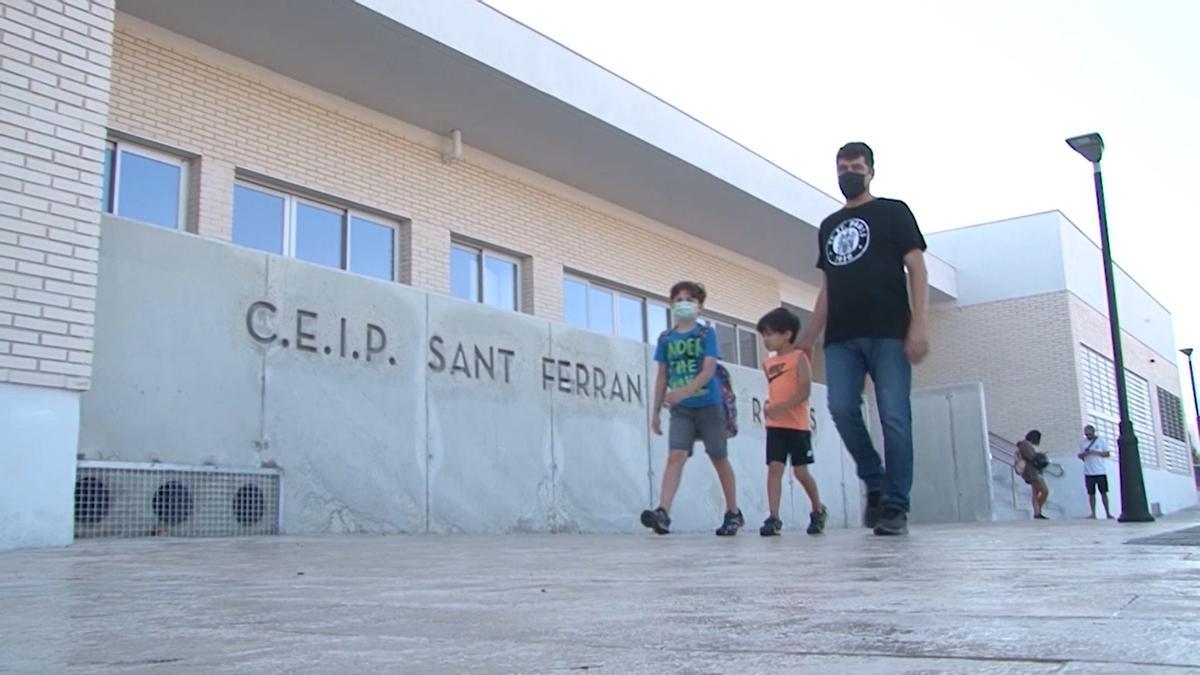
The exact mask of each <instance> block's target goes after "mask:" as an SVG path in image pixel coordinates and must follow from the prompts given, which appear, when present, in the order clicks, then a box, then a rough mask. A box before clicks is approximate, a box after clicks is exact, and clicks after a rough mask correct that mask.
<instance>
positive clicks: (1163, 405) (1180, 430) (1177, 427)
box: [1158, 387, 1187, 442]
mask: <svg viewBox="0 0 1200 675" xmlns="http://www.w3.org/2000/svg"><path fill="white" fill-rule="evenodd" d="M1158 416H1159V419H1161V420H1162V429H1163V435H1164V436H1166V437H1167V438H1174V439H1175V440H1177V441H1184V442H1186V441H1187V428H1186V426H1185V425H1184V423H1183V401H1181V400H1180V399H1179V397H1178V396H1176V395H1175V394H1172V393H1171V392H1169V391H1167V390H1166V389H1163V388H1162V387H1159V388H1158Z"/></svg>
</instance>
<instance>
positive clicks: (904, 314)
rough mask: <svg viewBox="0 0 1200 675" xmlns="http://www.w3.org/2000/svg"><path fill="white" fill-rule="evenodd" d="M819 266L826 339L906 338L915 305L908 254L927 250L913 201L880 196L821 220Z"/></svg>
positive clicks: (828, 340) (832, 341) (830, 342)
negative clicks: (906, 265) (907, 269)
mask: <svg viewBox="0 0 1200 675" xmlns="http://www.w3.org/2000/svg"><path fill="white" fill-rule="evenodd" d="M818 241H819V243H820V253H819V254H818V258H817V267H819V268H821V269H822V270H825V292H826V298H825V300H826V302H827V307H828V310H829V313H828V319H827V322H826V324H825V343H826V344H833V343H834V342H840V341H843V340H850V339H853V338H860V337H867V338H903V337H904V336H905V335H906V334H907V332H908V322H909V320H910V318H911V316H912V309H911V308H910V307H909V305H908V281H907V278H906V277H905V274H904V256H905V255H907V254H908V252H909V251H912V250H913V249H921V250H922V251H924V250H925V238H924V237H923V236H921V229H920V228H919V227H917V219H916V218H914V217H913V214H912V211H910V210H909V208H908V204H905V203H904V202H902V201H899V200H897V199H883V198H876V199H872V200H871V201H869V202H867V203H866V204H862V205H861V206H856V207H854V208H843V209H841V210H840V211H837V212H836V213H834V214H833V215H831V216H829V217H828V218H826V219H825V220H823V221H822V222H821V231H820V234H819V235H818Z"/></svg>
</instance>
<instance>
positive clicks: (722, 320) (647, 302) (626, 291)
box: [563, 271, 766, 369]
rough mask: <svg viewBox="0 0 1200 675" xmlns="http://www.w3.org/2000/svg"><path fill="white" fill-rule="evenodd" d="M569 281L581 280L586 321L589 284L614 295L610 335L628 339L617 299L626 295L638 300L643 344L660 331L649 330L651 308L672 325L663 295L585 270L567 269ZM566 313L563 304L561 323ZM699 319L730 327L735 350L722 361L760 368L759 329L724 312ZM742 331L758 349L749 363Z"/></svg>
mask: <svg viewBox="0 0 1200 675" xmlns="http://www.w3.org/2000/svg"><path fill="white" fill-rule="evenodd" d="M568 281H572V282H575V283H578V284H582V285H583V286H584V289H585V293H584V298H585V299H586V301H587V303H588V306H587V307H586V308H585V316H586V317H587V318H588V322H589V324H590V322H591V292H590V291H591V289H592V287H596V288H599V289H601V290H604V291H607V292H608V293H611V294H612V296H613V332H612V333H611V334H608V335H609V337H616V338H621V339H623V340H628V339H630V338H627V337H625V336H623V335H621V317H620V302H621V298H622V297H626V298H629V299H632V300H637V301H639V303H640V304H641V310H642V313H641V316H642V335H643V336H644V337H643V340H642V342H643V343H644V344H648V345H654V344H656V343H657V342H658V336H659V334H658V333H657V332H655V333H654V334H651V331H650V312H651V309H652V308H653V309H661V310H662V311H663V312H665V313H666V327H667V328H666V329H667V330H670V329H671V326H672V322H671V301H670V300H669V299H666V298H663V297H662V296H658V295H653V294H649V293H640V292H638V291H636V290H634V289H631V288H627V287H623V286H621V285H620V284H614V283H609V282H606V281H603V280H600V279H594V278H592V277H590V276H588V275H585V274H580V273H574V272H570V271H567V272H564V273H563V283H564V284H565V283H566V282H568ZM564 302H565V301H564ZM566 313H567V312H566V307H565V306H564V308H563V322H564V323H565V322H566ZM700 323H702V324H704V325H706V326H711V327H713V329H714V330H715V329H716V324H718V323H719V324H721V325H722V326H725V327H727V328H730V329H732V330H733V337H734V341H733V346H734V350H735V353H734V354H733V355H732V356H730V355H728V354H722V358H721V361H722V362H724V363H727V364H730V365H736V366H742V367H744V368H755V369H757V368H759V367H760V366H761V365H762V358H763V356H764V355H765V354H766V352H765V349H764V347H763V344H762V337H761V336H759V335H758V331H757V330H755V329H754V328H753V327H751V326H749V325H748V324H745V323H742V322H739V321H737V320H736V319H731V318H729V317H726V316H724V315H720V314H711V313H708V312H705V314H704V315H703V316H701V317H700ZM574 327H575V328H580V327H579V326H574ZM582 329H583V330H592V329H591V328H589V327H587V326H583V327H582ZM594 332H597V333H598V332H599V331H594ZM743 332H747V333H752V334H753V335H754V337H755V340H754V345H755V350H756V351H757V353H756V354H755V355H754V357H755V358H754V361H755V362H754V365H752V366H746V365H744V364H743V363H742V360H741V341H740V339H739V338H740V335H741V333H743ZM600 334H601V335H604V333H600Z"/></svg>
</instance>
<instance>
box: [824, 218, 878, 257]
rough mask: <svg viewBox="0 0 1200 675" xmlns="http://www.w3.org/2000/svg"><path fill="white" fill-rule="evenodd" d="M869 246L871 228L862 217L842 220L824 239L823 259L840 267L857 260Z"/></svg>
mask: <svg viewBox="0 0 1200 675" xmlns="http://www.w3.org/2000/svg"><path fill="white" fill-rule="evenodd" d="M870 246H871V228H870V226H868V225H867V222H866V221H865V220H863V219H862V218H851V219H849V220H843V221H842V222H841V223H840V224H839V225H838V226H837V227H835V228H833V231H832V232H830V233H829V239H827V240H826V241H825V259H826V260H828V261H829V264H831V265H836V266H838V267H841V266H843V265H849V264H850V263H852V262H854V261H855V260H858V259H859V258H861V257H862V256H863V254H864V253H866V252H867V249H868V248H870Z"/></svg>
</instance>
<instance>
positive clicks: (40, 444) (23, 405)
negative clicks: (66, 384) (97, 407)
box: [0, 383, 79, 550]
mask: <svg viewBox="0 0 1200 675" xmlns="http://www.w3.org/2000/svg"><path fill="white" fill-rule="evenodd" d="M78 439H79V394H78V393H77V392H73V391H65V390H62V389H50V388H44V387H31V386H25V385H17V384H6V383H0V550H3V549H12V548H33V547H41V546H66V545H68V544H70V543H71V540H72V538H73V536H74V517H73V514H74V510H75V500H74V490H73V488H74V485H75V448H76V444H77V442H78Z"/></svg>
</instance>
